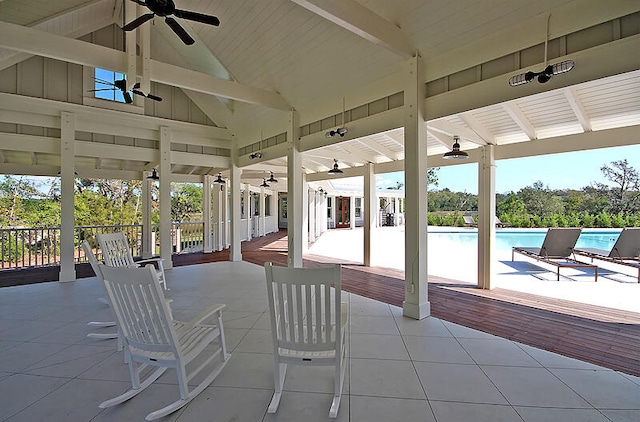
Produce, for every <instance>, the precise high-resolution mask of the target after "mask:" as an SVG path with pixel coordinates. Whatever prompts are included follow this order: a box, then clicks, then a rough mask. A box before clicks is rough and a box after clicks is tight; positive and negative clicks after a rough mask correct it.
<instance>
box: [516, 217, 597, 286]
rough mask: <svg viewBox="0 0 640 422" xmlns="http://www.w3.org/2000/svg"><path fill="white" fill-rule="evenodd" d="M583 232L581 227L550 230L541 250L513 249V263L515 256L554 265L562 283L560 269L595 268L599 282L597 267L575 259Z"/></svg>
mask: <svg viewBox="0 0 640 422" xmlns="http://www.w3.org/2000/svg"><path fill="white" fill-rule="evenodd" d="M581 231H582V229H581V228H579V227H568V228H559V227H555V228H550V229H548V230H547V234H546V236H545V237H544V241H543V242H542V246H541V247H539V248H534V247H525V246H514V247H513V248H512V249H511V261H513V260H514V254H515V253H516V252H517V253H520V254H522V255H525V256H528V257H531V258H534V259H535V260H536V261H541V262H545V263H547V264H551V265H554V266H555V267H556V268H557V280H558V281H560V268H593V269H594V270H595V280H596V281H598V267H597V266H596V265H592V264H587V263H584V262H580V261H578V260H576V259H575V255H574V247H575V246H576V242H577V241H578V237H580V232H581Z"/></svg>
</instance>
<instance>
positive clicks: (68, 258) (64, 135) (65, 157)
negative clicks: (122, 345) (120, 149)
mask: <svg viewBox="0 0 640 422" xmlns="http://www.w3.org/2000/svg"><path fill="white" fill-rule="evenodd" d="M75 141H76V117H75V115H74V114H73V113H68V112H64V111H63V112H62V113H61V114H60V193H61V199H60V214H61V215H60V273H59V278H58V280H60V281H61V282H66V281H74V280H75V279H76V269H75V260H74V256H73V254H74V252H75V242H74V238H75V215H74V214H75V209H74V201H73V198H74V195H75Z"/></svg>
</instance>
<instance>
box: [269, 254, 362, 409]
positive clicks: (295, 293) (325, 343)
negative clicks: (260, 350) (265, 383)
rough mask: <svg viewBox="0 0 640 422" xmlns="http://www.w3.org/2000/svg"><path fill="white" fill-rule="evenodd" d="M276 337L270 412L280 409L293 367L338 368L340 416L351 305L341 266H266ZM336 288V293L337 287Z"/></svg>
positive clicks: (336, 398)
mask: <svg viewBox="0 0 640 422" xmlns="http://www.w3.org/2000/svg"><path fill="white" fill-rule="evenodd" d="M265 271H266V275H267V294H268V296H269V311H270V313H271V332H272V334H273V358H274V370H273V371H274V384H275V393H274V394H273V398H272V399H271V403H270V404H269V408H268V410H267V411H268V412H269V413H275V412H277V411H278V406H279V404H280V398H281V396H282V388H283V386H284V380H285V376H286V371H287V364H294V365H327V366H329V365H330V366H333V367H334V370H335V374H334V394H333V402H332V404H331V409H330V410H329V417H331V418H335V417H336V416H337V415H338V410H339V409H340V398H341V396H342V386H343V382H344V373H345V367H346V364H345V360H346V353H345V352H346V350H345V344H346V342H345V333H346V327H347V322H348V316H349V308H348V304H346V303H341V300H340V298H341V290H340V288H341V283H340V276H341V267H340V266H333V267H326V268H285V267H274V266H273V265H272V264H271V262H267V263H266V264H265ZM332 285H333V286H334V289H333V290H332V288H331V286H332Z"/></svg>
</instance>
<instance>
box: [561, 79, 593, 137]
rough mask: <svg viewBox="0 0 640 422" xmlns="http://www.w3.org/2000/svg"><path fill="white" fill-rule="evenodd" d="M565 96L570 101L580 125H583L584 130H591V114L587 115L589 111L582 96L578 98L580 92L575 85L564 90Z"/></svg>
mask: <svg viewBox="0 0 640 422" xmlns="http://www.w3.org/2000/svg"><path fill="white" fill-rule="evenodd" d="M564 96H565V98H566V99H567V101H568V102H569V105H570V106H571V110H573V114H575V115H576V118H577V119H578V121H579V122H580V126H582V130H584V131H585V132H589V131H591V122H590V120H589V116H588V115H587V111H586V110H585V108H584V106H583V105H582V102H581V101H580V98H578V93H577V91H576V89H575V88H574V87H569V88H566V89H565V90H564Z"/></svg>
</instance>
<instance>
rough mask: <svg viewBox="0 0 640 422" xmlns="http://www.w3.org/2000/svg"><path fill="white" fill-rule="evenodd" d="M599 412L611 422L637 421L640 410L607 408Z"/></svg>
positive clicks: (639, 417)
mask: <svg viewBox="0 0 640 422" xmlns="http://www.w3.org/2000/svg"><path fill="white" fill-rule="evenodd" d="M601 412H602V413H603V414H604V415H605V416H606V417H607V418H609V420H610V421H611V422H638V421H640V410H613V409H611V410H609V409H604V410H601Z"/></svg>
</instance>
